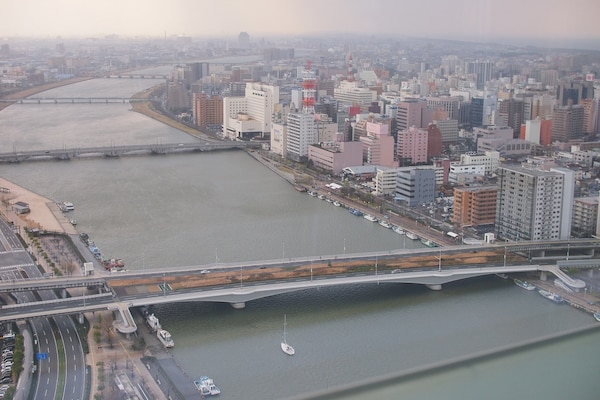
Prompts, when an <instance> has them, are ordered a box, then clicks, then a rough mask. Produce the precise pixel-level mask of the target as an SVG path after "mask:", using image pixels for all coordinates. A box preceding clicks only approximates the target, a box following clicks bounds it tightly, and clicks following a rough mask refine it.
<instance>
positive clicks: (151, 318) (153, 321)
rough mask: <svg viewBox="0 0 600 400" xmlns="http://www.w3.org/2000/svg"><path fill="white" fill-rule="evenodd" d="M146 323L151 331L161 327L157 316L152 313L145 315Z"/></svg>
mask: <svg viewBox="0 0 600 400" xmlns="http://www.w3.org/2000/svg"><path fill="white" fill-rule="evenodd" d="M146 323H147V324H148V327H149V328H150V329H151V330H152V332H156V331H157V330H159V329H162V326H160V322H159V320H158V318H157V317H156V316H155V315H154V314H150V315H148V316H147V317H146Z"/></svg>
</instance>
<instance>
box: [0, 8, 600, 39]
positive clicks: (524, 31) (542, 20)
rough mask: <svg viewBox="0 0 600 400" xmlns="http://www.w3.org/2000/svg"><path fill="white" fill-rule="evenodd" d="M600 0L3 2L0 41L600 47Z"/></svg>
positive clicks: (0, 12)
mask: <svg viewBox="0 0 600 400" xmlns="http://www.w3.org/2000/svg"><path fill="white" fill-rule="evenodd" d="M599 18H600V0H568V1H564V0H560V1H558V0H410V1H408V0H293V1H292V0H163V1H159V0H0V38H1V37H4V38H6V37H12V36H21V37H23V36H41V37H56V36H63V37H69V36H80V37H81V36H84V37H87V36H103V35H107V34H118V35H122V36H158V37H162V36H163V35H165V34H166V35H168V36H171V35H187V36H193V37H201V36H221V37H227V36H229V37H234V36H237V34H239V33H240V32H242V31H246V32H248V33H249V34H250V38H251V40H257V39H258V38H260V37H263V36H274V35H278V34H290V35H304V34H318V33H322V32H324V33H330V32H354V33H358V34H375V35H376V34H398V35H405V36H416V37H437V38H439V37H447V38H452V39H465V40H477V41H481V42H484V41H487V40H495V39H497V38H520V37H532V38H534V39H538V41H539V40H540V39H544V40H551V39H552V38H563V39H572V38H585V39H587V40H594V39H595V40H598V42H599V43H600V24H599Z"/></svg>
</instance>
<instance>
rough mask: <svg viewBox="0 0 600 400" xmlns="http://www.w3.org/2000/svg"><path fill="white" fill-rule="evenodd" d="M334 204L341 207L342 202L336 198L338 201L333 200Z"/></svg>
mask: <svg viewBox="0 0 600 400" xmlns="http://www.w3.org/2000/svg"><path fill="white" fill-rule="evenodd" d="M333 205H334V206H336V207H341V206H342V203H340V202H339V201H337V200H336V201H334V202H333Z"/></svg>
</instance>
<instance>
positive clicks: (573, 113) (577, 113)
mask: <svg viewBox="0 0 600 400" xmlns="http://www.w3.org/2000/svg"><path fill="white" fill-rule="evenodd" d="M583 120H584V111H583V107H582V106H581V105H570V104H569V105H567V106H565V107H556V108H555V109H554V113H553V114H552V141H553V142H554V141H559V142H568V141H570V140H573V139H579V138H581V137H582V136H583V134H584V131H583Z"/></svg>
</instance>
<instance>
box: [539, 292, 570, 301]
mask: <svg viewBox="0 0 600 400" xmlns="http://www.w3.org/2000/svg"><path fill="white" fill-rule="evenodd" d="M538 293H539V294H541V295H542V296H543V297H545V298H547V299H548V300H551V301H553V302H555V303H556V304H562V303H564V302H565V300H564V299H563V298H562V297H560V296H559V295H557V294H556V293H554V292H549V291H547V290H544V289H540V290H538Z"/></svg>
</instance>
